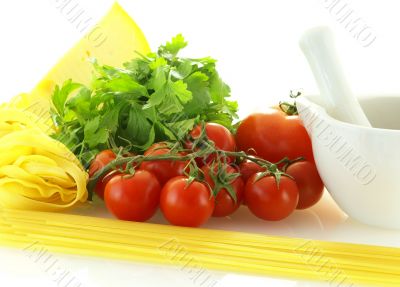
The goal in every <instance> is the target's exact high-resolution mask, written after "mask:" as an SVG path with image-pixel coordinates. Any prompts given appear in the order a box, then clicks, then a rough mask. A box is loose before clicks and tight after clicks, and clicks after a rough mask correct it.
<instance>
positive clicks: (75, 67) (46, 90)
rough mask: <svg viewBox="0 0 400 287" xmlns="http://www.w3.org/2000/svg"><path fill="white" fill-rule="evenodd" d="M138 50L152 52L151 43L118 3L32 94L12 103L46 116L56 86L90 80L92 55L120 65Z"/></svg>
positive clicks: (104, 61) (22, 96)
mask: <svg viewBox="0 0 400 287" xmlns="http://www.w3.org/2000/svg"><path fill="white" fill-rule="evenodd" d="M135 51H138V52H140V53H143V54H146V53H148V52H149V51H150V49H149V45H148V43H147V41H146V38H145V36H144V35H143V33H142V31H141V30H140V28H139V27H138V26H137V25H136V23H135V22H134V21H133V20H132V19H131V18H130V17H129V15H128V14H127V13H126V12H125V11H124V9H123V8H122V7H121V6H120V5H119V4H118V3H115V4H114V5H113V7H112V8H111V9H110V11H109V12H108V13H107V15H106V16H105V17H104V18H103V19H102V20H101V21H100V22H99V23H98V24H97V25H96V26H95V27H94V28H93V29H92V30H91V31H90V32H89V33H87V34H86V35H85V36H84V37H83V39H81V40H80V41H79V42H78V43H77V44H76V45H75V46H74V47H73V48H72V49H71V50H70V51H69V52H68V53H67V54H66V55H65V56H64V57H63V58H62V59H61V60H60V61H59V62H58V63H57V64H56V65H55V66H54V67H53V68H52V69H51V70H50V72H49V73H48V74H47V75H46V76H45V77H44V79H43V80H41V81H40V82H39V83H38V84H37V86H36V87H35V88H34V89H33V90H32V91H31V93H29V94H21V95H18V96H17V97H16V98H14V99H13V100H12V101H11V103H10V104H11V105H12V106H14V107H18V108H21V109H26V108H28V109H30V110H31V111H32V112H34V113H36V114H38V113H40V114H41V115H44V114H46V113H48V111H49V107H50V102H49V99H50V96H51V94H52V91H53V89H54V87H55V85H60V84H62V83H63V82H64V81H65V80H68V79H72V80H73V81H74V82H79V83H83V84H89V83H90V79H91V76H92V71H93V69H92V64H91V63H90V62H89V61H88V59H89V58H96V59H97V60H98V62H99V63H100V64H106V65H111V66H117V67H118V66H121V65H122V64H123V63H124V62H126V61H128V60H130V59H132V58H134V57H135V56H136V53H135ZM29 107H33V108H29Z"/></svg>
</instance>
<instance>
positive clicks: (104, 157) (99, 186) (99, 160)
mask: <svg viewBox="0 0 400 287" xmlns="http://www.w3.org/2000/svg"><path fill="white" fill-rule="evenodd" d="M116 157H117V156H116V154H115V153H114V152H113V151H112V150H110V149H107V150H103V151H102V152H100V153H98V154H97V155H96V157H95V158H94V159H93V160H92V162H91V163H90V167H89V176H90V177H92V176H93V175H94V174H95V173H96V172H98V171H99V170H101V169H102V168H103V167H105V166H106V165H107V164H109V163H110V162H111V161H113V160H114V159H116ZM112 176H113V174H106V175H105V176H103V177H101V178H99V179H98V181H97V182H96V186H95V187H94V192H95V193H96V194H97V195H98V196H99V197H100V198H102V199H103V198H104V189H105V186H106V184H107V182H109V181H110V179H111V178H112Z"/></svg>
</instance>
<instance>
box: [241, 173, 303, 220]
mask: <svg viewBox="0 0 400 287" xmlns="http://www.w3.org/2000/svg"><path fill="white" fill-rule="evenodd" d="M258 174H259V173H256V174H254V175H253V176H252V177H250V178H249V180H248V181H247V183H246V187H245V193H244V196H245V200H246V204H247V207H248V208H249V209H250V211H251V212H252V213H253V214H254V215H256V216H257V217H259V218H261V219H265V220H281V219H283V218H285V217H287V216H289V215H290V214H291V213H292V212H293V211H294V210H295V209H296V206H297V203H298V201H299V190H298V188H297V185H296V182H295V181H294V180H292V179H291V178H289V177H287V176H282V177H281V179H280V182H279V188H278V185H277V183H276V180H275V177H273V176H265V177H263V178H261V179H259V180H257V181H256V177H257V175H258Z"/></svg>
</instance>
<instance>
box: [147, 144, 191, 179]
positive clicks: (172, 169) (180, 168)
mask: <svg viewBox="0 0 400 287" xmlns="http://www.w3.org/2000/svg"><path fill="white" fill-rule="evenodd" d="M170 152H171V149H169V148H167V147H165V144H164V145H163V143H156V144H153V145H152V146H151V147H150V148H149V149H148V150H147V151H146V152H145V153H144V155H145V156H157V155H164V154H169V153H170ZM180 154H181V155H184V154H183V153H180ZM187 164H188V161H172V160H154V161H144V162H142V164H141V165H140V168H141V169H144V170H147V171H149V172H152V173H153V174H154V175H155V176H156V177H157V179H158V180H159V182H160V184H161V185H164V184H165V183H166V182H167V181H168V180H169V179H171V178H173V177H176V176H179V175H183V174H184V171H185V167H186V166H187Z"/></svg>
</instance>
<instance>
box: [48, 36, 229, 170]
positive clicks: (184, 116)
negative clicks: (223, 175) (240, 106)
mask: <svg viewBox="0 0 400 287" xmlns="http://www.w3.org/2000/svg"><path fill="white" fill-rule="evenodd" d="M186 45H187V42H185V40H184V38H183V37H182V35H180V34H179V35H177V36H176V37H174V38H173V39H172V41H171V42H167V43H166V44H165V45H162V46H160V47H159V49H158V51H157V52H156V53H150V54H148V55H146V56H144V55H139V57H138V58H135V59H133V60H131V61H130V62H127V63H125V64H124V68H116V67H111V66H106V65H100V64H99V63H97V62H96V61H95V60H94V61H93V66H94V70H95V74H94V78H93V81H92V84H91V86H90V87H85V86H83V85H81V84H77V83H74V82H72V81H71V80H68V81H66V82H65V83H63V85H62V86H61V87H58V86H57V87H56V88H55V90H54V93H53V96H52V103H53V108H52V110H51V114H52V119H53V122H54V124H55V125H56V127H57V132H56V133H55V134H54V135H53V136H54V137H55V138H56V139H57V140H59V141H61V142H62V143H64V144H65V145H67V146H68V147H69V148H70V149H71V150H72V151H73V152H74V153H75V154H76V155H77V156H78V157H79V158H80V160H81V161H82V163H83V164H84V165H85V166H87V165H88V163H89V162H90V161H91V159H92V158H93V157H94V156H95V155H96V154H97V153H98V152H99V151H101V150H104V149H106V148H108V147H110V146H114V147H115V146H123V147H128V149H130V150H131V151H133V152H139V153H141V152H143V151H144V150H145V149H146V148H148V147H149V146H150V145H151V144H153V143H154V142H159V141H163V140H171V141H177V140H181V139H182V138H183V137H184V136H185V135H186V133H187V132H188V131H189V130H190V129H192V127H193V126H194V125H195V124H197V123H198V122H200V121H207V122H216V123H220V124H222V125H224V126H226V127H227V128H228V129H231V130H232V129H233V125H232V122H233V120H234V119H235V118H237V115H236V112H237V103H236V102H234V101H229V100H227V98H228V97H229V96H230V88H229V86H228V85H227V84H225V83H224V82H223V81H222V80H221V78H220V76H219V74H218V72H217V70H216V67H215V64H216V61H215V60H214V59H212V58H209V57H207V58H199V59H191V58H181V57H178V52H179V51H180V50H181V49H182V48H184V47H186Z"/></svg>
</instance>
